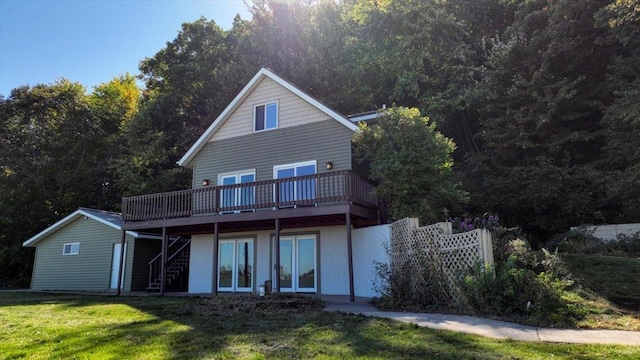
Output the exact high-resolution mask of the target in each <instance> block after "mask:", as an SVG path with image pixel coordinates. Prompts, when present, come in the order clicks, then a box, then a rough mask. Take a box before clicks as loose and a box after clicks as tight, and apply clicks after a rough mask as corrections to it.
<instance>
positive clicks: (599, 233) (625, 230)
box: [571, 223, 640, 241]
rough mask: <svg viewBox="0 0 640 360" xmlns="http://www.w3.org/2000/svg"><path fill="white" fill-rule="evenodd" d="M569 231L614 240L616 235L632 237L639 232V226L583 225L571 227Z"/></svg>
mask: <svg viewBox="0 0 640 360" xmlns="http://www.w3.org/2000/svg"><path fill="white" fill-rule="evenodd" d="M571 230H581V231H584V232H586V233H588V234H590V235H593V236H595V237H597V238H598V239H602V240H606V241H609V240H615V239H616V238H617V237H618V235H633V234H635V233H637V232H639V231H640V224H637V223H636V224H613V225H597V226H593V225H583V226H575V227H572V228H571Z"/></svg>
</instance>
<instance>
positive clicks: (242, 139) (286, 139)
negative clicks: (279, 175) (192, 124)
mask: <svg viewBox="0 0 640 360" xmlns="http://www.w3.org/2000/svg"><path fill="white" fill-rule="evenodd" d="M352 137H353V131H351V130H349V129H347V128H346V127H345V126H344V125H342V124H340V123H338V122H337V121H335V120H333V119H329V120H325V121H320V122H315V123H310V124H305V125H300V126H294V127H288V128H283V129H277V130H271V131H264V132H260V133H255V134H251V135H245V136H239V137H235V138H230V139H224V140H218V141H213V142H209V143H208V144H207V145H206V146H205V147H204V148H203V149H202V150H201V151H200V152H199V153H198V154H197V155H196V157H195V158H194V162H193V164H194V176H193V186H194V188H200V187H202V179H210V180H211V184H212V185H216V184H217V180H218V174H221V173H226V172H233V171H239V170H250V169H255V170H256V180H257V181H261V180H269V179H272V178H273V167H274V166H275V165H283V164H289V163H295V162H302V161H308V160H317V164H318V173H322V172H326V171H327V170H326V168H325V164H326V162H327V161H331V162H333V164H334V170H331V171H337V170H350V169H351V166H352V161H351V138H352Z"/></svg>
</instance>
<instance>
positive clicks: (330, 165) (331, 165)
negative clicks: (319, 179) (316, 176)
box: [327, 161, 333, 170]
mask: <svg viewBox="0 0 640 360" xmlns="http://www.w3.org/2000/svg"><path fill="white" fill-rule="evenodd" d="M331 169H333V163H332V162H331V161H327V170H331Z"/></svg>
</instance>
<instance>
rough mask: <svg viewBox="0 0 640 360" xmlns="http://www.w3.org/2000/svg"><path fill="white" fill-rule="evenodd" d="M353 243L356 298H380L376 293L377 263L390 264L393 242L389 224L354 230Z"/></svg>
mask: <svg viewBox="0 0 640 360" xmlns="http://www.w3.org/2000/svg"><path fill="white" fill-rule="evenodd" d="M351 238H352V242H353V278H354V282H353V283H354V292H355V295H356V296H362V297H374V296H380V295H381V294H379V293H378V292H376V291H374V289H373V285H374V282H375V281H377V279H378V275H377V273H376V267H375V262H378V263H384V264H389V254H387V248H388V247H389V241H390V240H391V226H390V225H389V224H385V225H377V226H369V227H366V228H360V229H354V230H353V232H352V234H351Z"/></svg>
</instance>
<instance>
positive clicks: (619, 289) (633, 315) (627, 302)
mask: <svg viewBox="0 0 640 360" xmlns="http://www.w3.org/2000/svg"><path fill="white" fill-rule="evenodd" d="M562 258H563V259H564V260H565V262H566V263H567V267H568V269H569V271H570V272H571V273H572V274H574V275H575V276H576V278H577V280H578V282H579V284H580V285H581V289H579V290H578V291H575V292H574V293H572V295H574V296H573V297H572V298H568V299H567V300H569V301H570V302H573V303H575V304H580V305H581V306H582V307H583V308H584V314H583V319H581V320H580V321H578V322H577V324H576V326H578V327H581V328H591V329H618V330H633V331H640V258H633V257H621V256H609V255H583V254H563V255H562Z"/></svg>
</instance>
